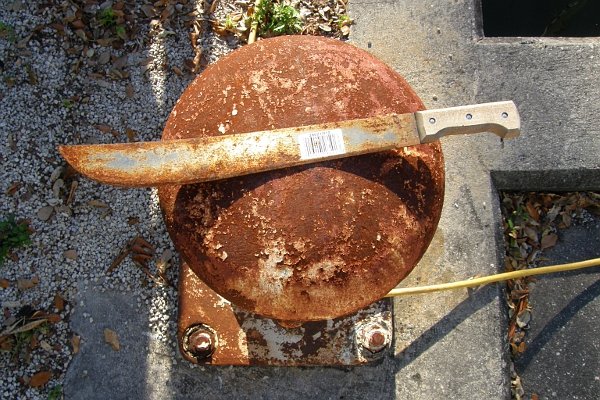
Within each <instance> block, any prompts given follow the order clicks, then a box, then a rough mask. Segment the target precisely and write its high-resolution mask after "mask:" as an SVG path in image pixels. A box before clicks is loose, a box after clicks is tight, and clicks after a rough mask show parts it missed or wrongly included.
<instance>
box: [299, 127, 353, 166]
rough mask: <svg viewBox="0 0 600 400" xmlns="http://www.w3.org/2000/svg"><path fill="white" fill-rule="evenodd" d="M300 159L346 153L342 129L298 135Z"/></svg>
mask: <svg viewBox="0 0 600 400" xmlns="http://www.w3.org/2000/svg"><path fill="white" fill-rule="evenodd" d="M298 142H299V144H300V158H301V159H303V160H306V159H309V158H320V157H327V156H334V155H336V154H344V153H346V147H345V146H344V135H343V134H342V130H341V129H332V130H328V131H320V132H310V133H303V134H301V135H298Z"/></svg>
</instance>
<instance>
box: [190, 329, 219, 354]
mask: <svg viewBox="0 0 600 400" xmlns="http://www.w3.org/2000/svg"><path fill="white" fill-rule="evenodd" d="M215 348H216V343H215V333H214V332H212V330H209V329H206V328H204V327H200V328H198V329H194V330H193V331H192V332H190V334H189V336H188V345H187V350H188V351H189V353H190V354H191V355H193V356H194V357H195V358H197V359H203V358H208V357H210V356H211V355H212V354H213V352H214V351H215Z"/></svg>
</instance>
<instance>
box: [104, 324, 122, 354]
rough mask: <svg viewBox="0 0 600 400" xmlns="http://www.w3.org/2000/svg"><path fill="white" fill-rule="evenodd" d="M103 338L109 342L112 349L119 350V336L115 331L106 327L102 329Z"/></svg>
mask: <svg viewBox="0 0 600 400" xmlns="http://www.w3.org/2000/svg"><path fill="white" fill-rule="evenodd" d="M104 340H105V341H106V343H108V344H110V347H112V348H113V350H119V349H120V348H121V347H120V346H119V338H118V337H117V333H116V332H115V331H111V330H110V329H108V328H106V329H104Z"/></svg>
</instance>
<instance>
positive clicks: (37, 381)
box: [29, 372, 52, 387]
mask: <svg viewBox="0 0 600 400" xmlns="http://www.w3.org/2000/svg"><path fill="white" fill-rule="evenodd" d="M50 378H52V373H50V372H38V373H37V374H35V375H34V376H33V377H32V378H31V380H30V381H29V386H31V387H38V386H43V385H45V384H46V383H47V382H48V381H49V380H50Z"/></svg>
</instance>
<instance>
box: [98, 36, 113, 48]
mask: <svg viewBox="0 0 600 400" xmlns="http://www.w3.org/2000/svg"><path fill="white" fill-rule="evenodd" d="M115 40H117V39H116V38H108V39H98V40H96V43H98V44H99V45H100V46H103V47H108V46H110V45H111V43H112V42H114V41H115Z"/></svg>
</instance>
